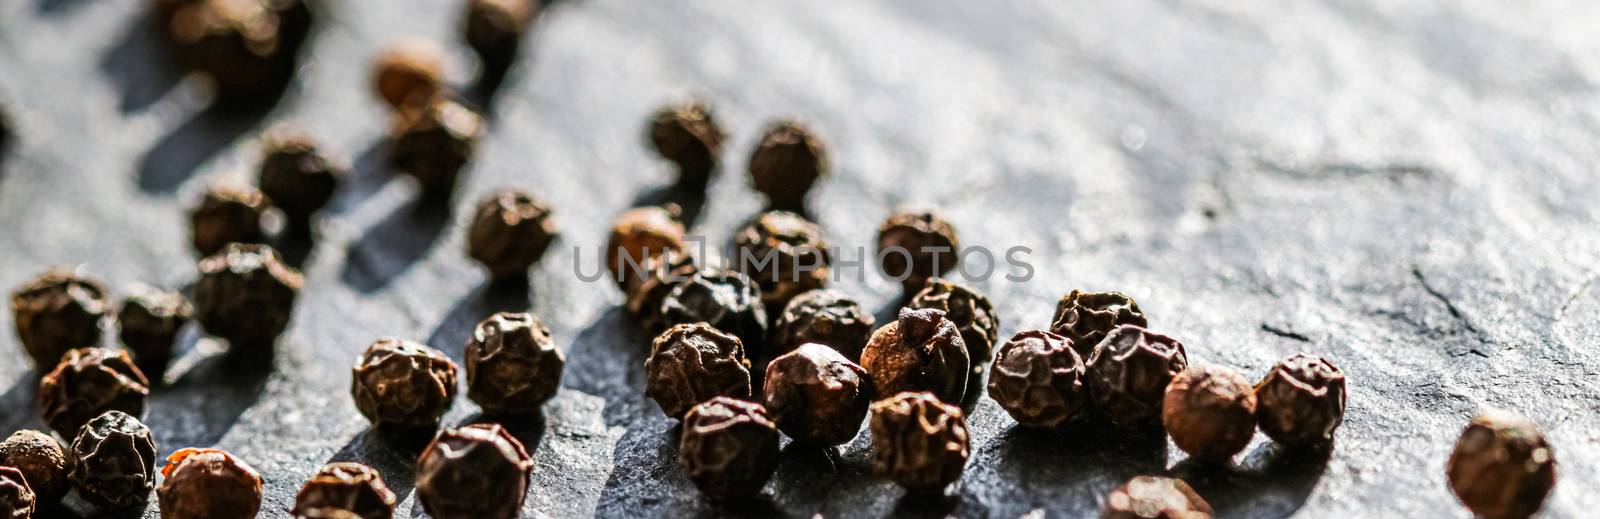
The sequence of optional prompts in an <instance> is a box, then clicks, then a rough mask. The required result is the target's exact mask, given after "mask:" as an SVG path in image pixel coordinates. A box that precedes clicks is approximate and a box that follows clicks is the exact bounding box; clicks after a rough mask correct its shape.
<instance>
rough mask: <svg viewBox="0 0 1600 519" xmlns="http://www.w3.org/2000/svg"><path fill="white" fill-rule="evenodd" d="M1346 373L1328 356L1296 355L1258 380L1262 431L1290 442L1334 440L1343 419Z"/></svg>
mask: <svg viewBox="0 0 1600 519" xmlns="http://www.w3.org/2000/svg"><path fill="white" fill-rule="evenodd" d="M1344 392H1345V388H1344V373H1343V372H1341V371H1339V368H1338V367H1336V366H1334V365H1333V363H1331V362H1328V360H1327V359H1324V358H1321V357H1316V356H1311V355H1306V354H1304V353H1301V354H1297V355H1295V356H1293V357H1289V358H1287V359H1284V360H1283V362H1279V363H1278V364H1277V365H1275V366H1273V367H1272V371H1269V372H1267V376H1265V377H1262V379H1261V382H1258V383H1256V420H1257V424H1258V425H1260V426H1261V432H1263V433H1266V435H1267V436H1268V437H1270V438H1272V439H1273V440H1274V441H1277V442H1279V443H1283V444H1287V445H1306V446H1309V445H1320V444H1324V443H1327V442H1330V441H1333V431H1334V430H1335V429H1338V428H1339V424H1340V423H1343V422H1344V398H1345V397H1344Z"/></svg>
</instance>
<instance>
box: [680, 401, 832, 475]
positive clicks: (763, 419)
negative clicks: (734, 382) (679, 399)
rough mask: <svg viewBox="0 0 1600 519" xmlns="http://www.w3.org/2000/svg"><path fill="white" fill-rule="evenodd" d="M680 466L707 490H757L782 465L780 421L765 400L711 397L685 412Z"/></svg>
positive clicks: (681, 437)
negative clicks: (780, 463)
mask: <svg viewBox="0 0 1600 519" xmlns="http://www.w3.org/2000/svg"><path fill="white" fill-rule="evenodd" d="M858 420H859V419H858ZM678 466H679V467H682V468H683V472H684V474H685V475H687V476H689V481H692V482H694V486H695V488H699V489H700V491H701V492H703V493H705V494H706V495H708V496H711V497H715V498H719V499H739V498H744V497H749V496H753V495H756V494H759V493H761V487H763V486H766V484H767V480H768V479H771V477H772V473H773V471H775V470H777V468H778V427H777V425H776V424H774V423H773V422H772V419H771V418H770V417H769V415H768V414H767V410H766V408H764V407H761V404H757V403H754V402H746V401H743V400H737V399H733V398H728V397H725V396H718V397H715V398H712V399H710V400H707V401H705V402H702V403H700V404H699V405H696V406H694V408H693V409H690V410H689V414H688V415H686V416H684V418H683V433H682V435H681V436H679V438H678Z"/></svg>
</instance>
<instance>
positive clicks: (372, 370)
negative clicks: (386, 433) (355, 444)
mask: <svg viewBox="0 0 1600 519" xmlns="http://www.w3.org/2000/svg"><path fill="white" fill-rule="evenodd" d="M350 395H351V396H352V397H354V398H355V401H356V409H358V410H360V411H361V415H362V416H365V417H367V420H368V421H370V422H372V425H373V426H374V427H384V426H393V427H401V428H428V429H431V428H434V427H438V426H439V418H440V417H443V416H444V412H445V411H447V410H449V409H450V404H451V401H453V400H455V397H456V364H455V363H454V362H451V361H450V358H449V357H446V356H445V355H444V352H441V351H439V350H436V349H433V348H430V347H428V346H426V345H422V344H418V343H415V342H411V341H405V340H400V339H379V340H378V341H377V342H374V343H372V345H370V346H367V351H366V352H364V353H362V354H361V358H360V359H358V360H357V362H356V366H355V368H353V369H352V370H351V376H350Z"/></svg>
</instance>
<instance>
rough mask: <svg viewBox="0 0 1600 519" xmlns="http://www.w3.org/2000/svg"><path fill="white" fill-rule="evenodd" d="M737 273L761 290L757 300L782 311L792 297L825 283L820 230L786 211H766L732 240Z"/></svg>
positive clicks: (826, 260)
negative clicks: (735, 250) (735, 255)
mask: <svg viewBox="0 0 1600 519" xmlns="http://www.w3.org/2000/svg"><path fill="white" fill-rule="evenodd" d="M733 245H734V247H735V248H736V249H738V251H739V252H738V254H739V259H738V261H739V271H741V272H743V273H744V274H745V275H747V276H750V279H751V280H752V281H755V282H756V284H757V285H758V286H760V287H761V301H762V302H763V303H766V305H767V308H769V309H771V311H774V312H776V311H778V310H782V309H783V306H784V305H786V304H788V303H789V300H790V299H793V298H794V296H797V295H800V294H801V293H803V292H805V291H807V290H813V289H818V288H822V287H823V286H824V285H827V284H828V264H829V263H830V262H831V261H832V260H831V259H829V257H828V241H827V240H826V239H824V238H823V237H822V228H821V227H818V226H817V224H815V223H811V221H810V220H807V219H805V217H803V216H800V215H798V214H795V213H791V212H789V211H767V212H764V213H761V214H760V215H759V216H757V217H756V219H755V220H753V221H751V222H750V224H749V225H746V226H745V227H744V229H741V230H739V234H737V235H735V236H734V238H733Z"/></svg>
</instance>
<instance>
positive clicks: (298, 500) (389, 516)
mask: <svg viewBox="0 0 1600 519" xmlns="http://www.w3.org/2000/svg"><path fill="white" fill-rule="evenodd" d="M394 505H395V495H394V492H392V491H390V490H389V486H388V485H385V484H384V483H383V476H382V475H380V474H378V471H377V470H375V469H373V468H372V467H368V466H366V465H362V464H360V463H353V462H336V463H329V464H327V465H324V466H323V467H322V468H321V469H320V470H318V471H317V473H316V474H314V475H312V476H311V480H310V481H307V482H306V484H305V486H303V487H301V488H300V493H299V494H297V495H295V498H294V510H292V511H290V512H289V513H291V514H294V516H295V518H296V519H325V518H333V517H338V516H337V515H336V514H335V512H344V513H348V514H349V515H350V517H351V518H352V519H355V518H359V519H393V518H394Z"/></svg>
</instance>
